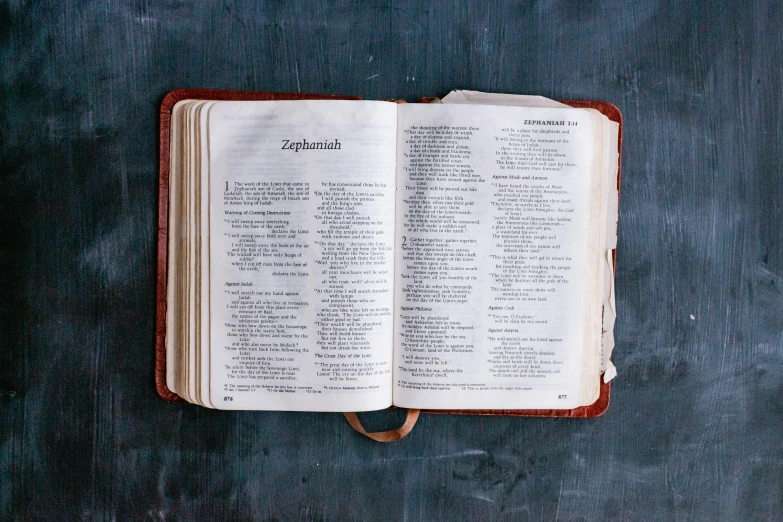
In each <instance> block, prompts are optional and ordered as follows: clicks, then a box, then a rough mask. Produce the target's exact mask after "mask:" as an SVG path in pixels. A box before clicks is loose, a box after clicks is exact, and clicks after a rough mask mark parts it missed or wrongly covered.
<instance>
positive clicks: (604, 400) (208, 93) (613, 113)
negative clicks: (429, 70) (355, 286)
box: [155, 89, 623, 418]
mask: <svg viewBox="0 0 783 522" xmlns="http://www.w3.org/2000/svg"><path fill="white" fill-rule="evenodd" d="M361 99H362V98H360V97H358V96H337V95H331V94H301V93H280V92H250V91H230V90H214V89H177V90H175V91H171V92H170V93H168V94H167V95H166V97H165V98H163V102H162V103H161V105H160V179H159V192H158V268H157V288H156V305H157V306H156V317H155V389H156V390H157V392H158V395H160V396H161V397H162V398H163V399H165V400H167V401H170V402H185V401H184V400H183V399H182V398H181V397H180V396H179V395H177V394H175V393H174V392H172V391H171V390H169V388H168V386H166V282H167V258H168V209H169V161H170V158H169V153H170V149H169V135H170V130H171V112H172V109H173V108H174V105H175V104H176V103H177V102H178V101H181V100H247V101H262V100H361ZM434 99H435V98H433V97H422V98H421V99H420V100H419V102H421V103H429V102H430V101H432V100H434ZM561 102H562V103H565V104H566V105H570V106H572V107H579V108H590V109H596V110H598V111H599V112H601V113H602V114H604V115H605V116H606V117H607V118H609V119H610V120H612V121H614V122H617V123H618V124H619V125H620V132H619V134H618V153H619V152H621V147H622V140H623V123H622V115H621V114H620V110H619V109H618V108H617V107H615V106H614V105H612V104H611V103H607V102H599V101H586V100H576V101H568V100H561ZM620 158H622V154H620ZM617 188H618V191H619V189H620V162H619V160H618V171H617ZM612 258H613V260H614V263H615V266H616V264H617V258H616V251H615V252H613V253H612ZM610 391H611V385H610V384H609V383H604V382H603V380H602V381H601V392H600V395H599V397H598V400H597V401H596V402H594V403H593V404H591V405H590V406H582V407H580V408H574V409H571V410H422V413H450V414H458V415H511V416H518V417H575V418H586V417H598V416H599V415H601V414H602V413H604V412H605V411H606V410H607V408H608V407H609V397H610Z"/></svg>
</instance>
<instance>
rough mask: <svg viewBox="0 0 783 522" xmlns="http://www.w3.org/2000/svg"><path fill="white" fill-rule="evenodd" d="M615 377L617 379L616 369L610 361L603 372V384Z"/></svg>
mask: <svg viewBox="0 0 783 522" xmlns="http://www.w3.org/2000/svg"><path fill="white" fill-rule="evenodd" d="M615 377H617V368H615V367H614V364H612V361H608V363H607V365H606V371H605V372H604V382H605V383H608V382H609V381H611V380H612V379H614V378H615Z"/></svg>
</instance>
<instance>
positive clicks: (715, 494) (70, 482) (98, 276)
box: [0, 0, 783, 522]
mask: <svg viewBox="0 0 783 522" xmlns="http://www.w3.org/2000/svg"><path fill="white" fill-rule="evenodd" d="M782 56H783V4H781V3H780V2H778V1H774V0H768V1H757V2H730V1H725V2H679V1H665V0H644V1H641V0H640V1H620V0H615V1H604V2H596V1H590V2H587V1H579V2H575V1H574V2H572V1H566V0H563V1H542V2H523V3H521V4H517V3H513V2H510V1H505V0H485V1H472V2H440V1H434V0H433V1H429V2H428V1H418V2H417V1H413V0H410V1H389V2H349V1H313V2H294V1H288V2H250V1H246V2H233V1H228V0H226V1H216V2H184V1H182V2H181V1H174V0H167V1H137V2H134V1H112V2H106V1H103V0H100V1H98V0H95V1H70V2H66V1H51V2H45V1H40V2H30V1H12V2H0V64H2V68H0V520H53V521H61V520H148V521H157V520H281V521H282V520H316V521H346V520H347V521H350V520H373V521H381V520H383V521H385V520H389V521H401V520H422V521H435V520H466V521H484V520H503V521H505V520H531V521H533V520H535V521H539V520H558V521H579V520H582V521H593V520H597V521H612V520H617V521H619V520H622V521H627V520H630V521H634V520H639V521H650V520H661V521H669V520H680V521H710V522H712V521H721V520H725V521H754V520H759V521H767V520H780V519H781V517H783V515H781V513H783V210H781V205H782V204H783V125H782V124H781V117H782V116H783V68H782V67H783V66H782V64H783V61H782V58H781V57H782ZM180 87H203V88H225V89H246V90H262V91H266V90H276V91H301V92H314V93H336V94H352V95H359V96H363V97H365V98H370V99H384V98H393V97H401V98H406V99H408V100H409V101H414V100H415V99H417V98H418V97H419V96H421V95H444V94H446V93H447V92H448V91H450V90H451V89H455V88H462V89H476V90H483V91H494V92H510V93H529V94H542V95H545V96H550V97H554V98H558V99H599V100H606V101H610V102H612V103H614V104H616V105H617V106H618V107H619V108H620V109H621V110H622V112H623V115H624V118H625V126H624V131H625V141H624V145H623V180H622V192H621V204H620V228H619V247H618V252H617V310H618V321H617V326H616V337H617V347H616V349H615V356H614V360H615V364H616V365H617V368H618V371H619V376H618V377H617V379H616V380H615V382H614V385H613V390H612V403H611V406H610V408H609V411H608V412H607V413H606V414H605V415H604V416H603V417H601V418H598V419H593V420H568V419H560V420H552V419H518V418H502V417H501V418H476V417H456V416H431V415H428V416H423V417H422V418H421V420H420V421H419V423H418V425H417V426H416V428H415V429H414V431H413V433H412V434H411V435H410V436H409V437H408V438H406V439H404V440H403V441H401V442H397V443H393V444H387V445H382V444H377V443H373V442H371V441H369V440H368V439H365V438H363V437H361V436H360V435H358V434H356V433H355V432H353V431H352V430H351V429H350V428H349V427H348V425H347V424H346V423H345V421H344V420H343V419H342V417H341V416H340V415H336V414H294V413H269V412H247V413H239V412H237V413H232V412H216V411H209V410H207V409H204V408H198V407H192V406H184V405H172V404H167V403H165V402H163V401H162V400H160V399H159V398H158V396H157V395H156V394H155V390H154V387H153V344H154V324H153V322H154V318H155V285H154V277H155V259H156V250H155V249H156V242H155V232H156V219H157V182H158V145H157V139H158V119H157V116H158V107H159V104H160V102H161V100H162V98H163V96H164V95H165V93H166V92H167V91H169V90H172V89H175V88H180ZM365 418H366V419H368V424H370V425H371V426H372V427H375V428H379V427H382V426H389V425H391V424H393V423H394V422H398V421H399V420H400V419H399V412H397V413H396V414H374V415H369V416H366V417H365Z"/></svg>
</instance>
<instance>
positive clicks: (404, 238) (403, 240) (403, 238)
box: [402, 236, 408, 248]
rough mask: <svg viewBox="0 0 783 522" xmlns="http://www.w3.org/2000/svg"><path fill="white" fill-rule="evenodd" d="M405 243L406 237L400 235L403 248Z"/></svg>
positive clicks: (406, 242) (406, 241)
mask: <svg viewBox="0 0 783 522" xmlns="http://www.w3.org/2000/svg"><path fill="white" fill-rule="evenodd" d="M406 244H408V238H407V237H405V236H402V246H403V248H404V247H405V245H406Z"/></svg>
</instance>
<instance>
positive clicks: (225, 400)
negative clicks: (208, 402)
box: [223, 395, 234, 402]
mask: <svg viewBox="0 0 783 522" xmlns="http://www.w3.org/2000/svg"><path fill="white" fill-rule="evenodd" d="M233 400H234V398H233V397H232V396H231V395H226V396H225V397H223V402H231V401H233Z"/></svg>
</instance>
